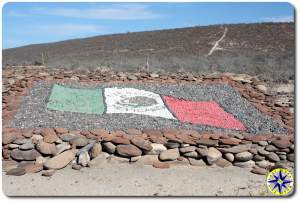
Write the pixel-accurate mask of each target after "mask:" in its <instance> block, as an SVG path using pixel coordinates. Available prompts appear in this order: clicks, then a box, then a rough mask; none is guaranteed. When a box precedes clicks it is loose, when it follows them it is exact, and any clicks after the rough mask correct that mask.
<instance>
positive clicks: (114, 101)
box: [47, 84, 246, 130]
mask: <svg viewBox="0 0 300 202" xmlns="http://www.w3.org/2000/svg"><path fill="white" fill-rule="evenodd" d="M47 108H48V110H56V111H63V112H77V113H87V114H97V115H101V114H104V113H107V114H124V113H125V114H126V113H129V114H140V115H146V116H152V117H161V118H165V119H173V120H178V121H180V122H184V123H191V124H200V125H209V126H214V127H218V128H227V129H236V130H246V128H245V127H244V125H243V124H242V123H241V122H240V121H239V120H237V119H236V118H235V117H234V116H233V115H232V114H230V113H228V112H226V111H225V110H224V109H223V108H222V107H221V106H220V105H219V104H218V103H217V102H215V101H189V100H184V99H179V98H175V97H171V96H161V95H159V94H157V93H153V92H150V91H146V90H140V89H135V88H120V87H112V88H94V89H90V88H89V89H84V88H80V89H76V88H69V87H65V86H61V85H57V84H54V85H53V88H52V91H51V94H50V96H49V98H48V102H47Z"/></svg>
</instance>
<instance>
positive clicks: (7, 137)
mask: <svg viewBox="0 0 300 202" xmlns="http://www.w3.org/2000/svg"><path fill="white" fill-rule="evenodd" d="M17 137H18V134H17V133H16V132H10V133H3V134H2V145H6V144H10V143H12V142H13V141H15V140H16V139H17Z"/></svg>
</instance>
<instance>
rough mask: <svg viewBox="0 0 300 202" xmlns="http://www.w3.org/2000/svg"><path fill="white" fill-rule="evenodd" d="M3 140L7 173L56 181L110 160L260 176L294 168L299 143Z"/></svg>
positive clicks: (182, 138) (40, 132)
mask: <svg viewBox="0 0 300 202" xmlns="http://www.w3.org/2000/svg"><path fill="white" fill-rule="evenodd" d="M2 139H3V142H2V144H3V149H2V154H3V158H4V159H5V161H3V169H4V171H6V172H7V174H8V175H16V176H19V175H24V174H25V173H36V172H40V171H42V175H43V176H51V175H53V174H54V173H55V170H58V169H62V168H64V167H66V166H67V165H71V166H72V168H73V169H76V170H79V169H81V168H82V167H88V166H93V165H95V164H97V163H102V162H104V161H107V160H109V159H110V160H111V161H117V162H127V163H139V164H143V165H152V166H153V167H155V168H169V167H170V166H179V165H191V166H202V167H204V166H211V165H217V166H220V167H227V166H238V167H241V168H250V169H252V170H251V171H252V172H253V173H256V174H266V173H267V171H268V169H269V168H271V167H272V166H275V165H281V166H282V165H286V166H288V165H290V164H292V163H291V162H294V137H293V136H291V135H283V134H281V135H278V134H260V135H251V134H246V133H243V134H241V133H228V134H217V133H211V132H202V133H199V132H197V131H194V130H176V129H165V130H152V129H145V130H143V131H139V130H136V129H129V130H127V131H111V132H109V131H106V130H104V129H95V130H90V131H69V130H67V129H64V128H42V129H31V130H29V129H15V128H4V129H3V135H2Z"/></svg>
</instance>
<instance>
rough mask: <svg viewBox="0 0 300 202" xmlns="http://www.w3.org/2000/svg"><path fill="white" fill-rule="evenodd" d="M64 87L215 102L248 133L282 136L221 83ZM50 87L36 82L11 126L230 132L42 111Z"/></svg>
mask: <svg viewBox="0 0 300 202" xmlns="http://www.w3.org/2000/svg"><path fill="white" fill-rule="evenodd" d="M64 85H66V86H69V87H76V88H95V87H131V88H137V89H142V90H147V91H151V92H154V93H158V94H161V95H169V96H174V97H178V98H183V99H187V100H192V101H210V100H214V101H216V102H217V103H218V104H219V105H220V106H221V107H223V109H224V110H225V111H226V112H228V113H230V114H232V115H233V116H234V117H235V118H236V119H238V120H239V121H241V122H242V123H243V124H244V125H245V127H246V128H247V131H248V132H251V133H254V134H255V133H262V132H275V133H284V132H286V130H285V129H284V128H282V127H281V126H279V124H278V123H276V122H274V121H273V120H272V119H271V118H270V117H268V116H266V115H264V114H262V113H261V112H260V111H259V110H257V109H256V108H255V107H254V106H253V105H251V104H250V103H249V102H248V101H247V100H246V99H245V98H242V97H241V96H240V94H239V93H238V92H237V91H236V90H235V89H233V88H232V87H231V86H229V85H224V84H209V85H208V84H201V85H191V84H179V85H178V84H151V83H147V84H142V83H122V84H120V83H118V84H111V83H110V84H108V83H107V84H97V85H82V84H80V85H79V84H76V83H64ZM51 87H52V84H48V83H44V82H39V83H37V84H36V85H35V86H34V87H33V89H32V91H31V92H30V94H29V95H28V96H26V97H25V98H24V100H23V103H22V104H21V106H20V108H19V109H18V111H17V113H16V115H15V117H14V120H13V121H12V123H11V127H17V128H35V127H65V128H68V129H71V130H73V129H74V130H79V129H80V130H83V129H93V128H105V129H107V130H126V129H128V128H137V129H143V128H153V129H162V128H181V129H195V130H198V131H207V130H208V131H209V130H211V131H220V132H222V131H232V130H228V129H220V128H215V127H211V126H205V125H192V124H189V123H181V122H179V121H177V120H169V119H164V118H159V117H151V116H144V115H137V114H103V115H95V114H83V113H72V112H60V111H50V110H47V108H46V103H47V102H46V101H47V98H48V96H49V95H50V93H51Z"/></svg>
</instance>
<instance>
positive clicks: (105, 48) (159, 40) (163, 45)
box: [3, 23, 295, 80]
mask: <svg viewBox="0 0 300 202" xmlns="http://www.w3.org/2000/svg"><path fill="white" fill-rule="evenodd" d="M294 35H295V26H294V23H262V24H235V25H213V26H203V27H190V28H180V29H169V30H159V31H148V32H136V33H124V34H114V35H105V36H96V37H90V38H84V39H75V40H68V41H61V42H56V43H47V44H37V45H29V46H23V47H19V48H11V49H5V50H3V66H6V65H22V64H38V63H42V62H43V61H44V63H45V65H46V66H48V67H64V68H89V69H93V68H97V67H106V68H111V69H113V70H117V71H130V70H136V69H144V70H147V71H167V72H169V71H170V72H173V71H189V72H195V71H196V72H203V73H210V72H215V71H220V72H235V73H247V74H250V75H258V76H260V77H262V78H264V79H268V80H269V79H270V80H288V79H293V78H294V74H295V73H294V69H295V67H294V65H295V64H294V61H295V45H294V44H295V36H294ZM42 55H43V56H42Z"/></svg>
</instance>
